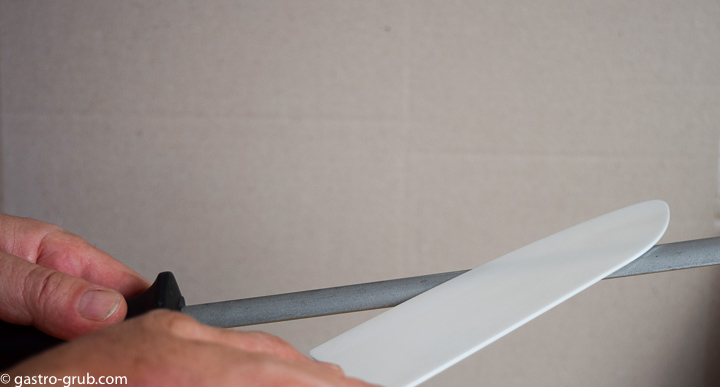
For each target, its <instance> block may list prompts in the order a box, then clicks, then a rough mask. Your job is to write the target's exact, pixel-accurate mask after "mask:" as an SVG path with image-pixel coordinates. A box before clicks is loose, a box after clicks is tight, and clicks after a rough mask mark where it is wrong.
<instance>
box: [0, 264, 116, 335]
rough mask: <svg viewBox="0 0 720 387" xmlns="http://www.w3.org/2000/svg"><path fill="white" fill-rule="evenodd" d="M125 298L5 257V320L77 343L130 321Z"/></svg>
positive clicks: (0, 310) (1, 268)
mask: <svg viewBox="0 0 720 387" xmlns="http://www.w3.org/2000/svg"><path fill="white" fill-rule="evenodd" d="M126 311H127V306H126V304H125V301H124V299H123V297H122V295H121V294H120V293H118V292H117V291H115V290H112V289H110V288H107V287H104V286H100V285H97V284H93V283H91V282H89V281H86V280H84V279H81V278H78V277H74V276H71V275H68V274H65V273H61V272H58V271H55V270H52V269H48V268H44V267H41V266H38V265H35V264H32V263H30V262H28V261H26V260H24V259H22V258H20V257H16V256H13V255H10V254H7V253H0V319H2V320H5V321H8V322H10V323H13V324H22V325H34V326H35V327H37V328H38V329H40V330H41V331H43V332H45V333H48V334H50V335H53V336H55V337H59V338H61V339H66V340H67V339H71V338H74V337H77V336H80V335H82V334H85V333H87V332H90V331H93V330H96V329H99V328H101V327H104V326H106V325H109V324H113V323H116V322H118V321H121V320H122V319H123V318H124V317H125V313H126Z"/></svg>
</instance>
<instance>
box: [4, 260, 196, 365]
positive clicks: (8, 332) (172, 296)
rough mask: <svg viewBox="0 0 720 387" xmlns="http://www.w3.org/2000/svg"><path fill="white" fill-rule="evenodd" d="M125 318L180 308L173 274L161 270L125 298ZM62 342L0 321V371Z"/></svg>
mask: <svg viewBox="0 0 720 387" xmlns="http://www.w3.org/2000/svg"><path fill="white" fill-rule="evenodd" d="M126 302H127V305H128V312H127V315H126V317H125V318H126V319H128V318H132V317H135V316H139V315H141V314H143V313H146V312H149V311H151V310H153V309H170V310H175V311H178V312H179V311H181V310H182V308H183V307H184V306H185V299H184V298H183V296H182V294H181V293H180V288H179V287H178V284H177V281H176V280H175V276H174V275H173V274H172V273H171V272H169V271H165V272H162V273H160V274H158V276H157V279H155V282H154V283H153V284H152V286H150V287H149V288H148V289H147V290H146V291H144V292H143V293H140V294H138V295H137V296H134V297H130V298H127V299H126ZM62 343H64V341H63V340H60V339H58V338H56V337H53V336H50V335H48V334H46V333H44V332H41V331H40V330H38V329H37V328H35V327H32V326H25V325H15V324H10V323H8V322H5V321H0V348H1V349H0V370H5V369H8V368H10V367H12V366H13V365H15V364H17V363H19V362H21V361H23V360H25V359H27V358H29V357H31V356H34V355H37V354H39V353H40V352H43V351H45V350H47V349H50V348H52V347H54V346H56V345H58V344H62Z"/></svg>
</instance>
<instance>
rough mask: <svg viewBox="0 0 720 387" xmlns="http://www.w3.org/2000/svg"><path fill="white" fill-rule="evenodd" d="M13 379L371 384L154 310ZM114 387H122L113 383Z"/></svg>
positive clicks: (245, 336)
mask: <svg viewBox="0 0 720 387" xmlns="http://www.w3.org/2000/svg"><path fill="white" fill-rule="evenodd" d="M6 372H7V373H8V374H9V375H10V377H11V378H10V380H15V378H16V377H18V376H19V377H24V376H34V375H40V374H42V375H51V376H55V377H56V378H58V380H60V379H61V378H63V377H72V376H80V377H85V376H86V375H91V376H93V377H94V378H98V377H100V376H124V377H127V379H126V382H125V383H123V384H127V385H133V386H153V387H162V386H178V387H184V386H188V387H190V386H192V387H196V386H198V387H202V386H212V387H224V386H258V387H260V386H283V387H284V386H347V387H363V386H370V385H369V384H366V383H364V382H362V381H359V380H357V379H350V378H347V377H345V376H344V374H343V372H342V370H341V369H340V368H339V367H337V366H334V365H332V364H329V363H323V362H318V361H315V360H312V359H310V358H308V357H305V356H303V355H302V354H301V353H300V352H298V351H297V350H295V349H294V348H293V347H291V346H290V345H289V344H287V343H286V342H284V341H282V340H281V339H279V338H277V337H275V336H271V335H268V334H265V333H262V332H243V331H234V330H229V329H221V328H212V327H209V326H206V325H202V324H200V323H198V322H196V321H195V320H194V319H192V318H191V317H189V316H186V315H183V314H180V313H177V312H170V311H166V310H156V311H152V312H150V313H147V314H145V315H142V316H140V317H136V318H133V319H130V320H127V321H125V322H123V323H120V324H116V325H114V326H111V327H108V328H105V329H102V330H100V331H97V332H95V333H93V334H90V335H87V336H84V337H81V338H78V339H76V340H73V341H71V342H69V343H66V344H63V345H61V346H59V347H56V348H54V349H52V350H49V351H47V352H44V353H42V354H40V355H39V356H36V357H34V358H32V359H30V360H28V361H26V362H24V363H21V364H19V365H18V366H16V367H14V368H12V369H10V370H8V371H6ZM118 384H120V383H118Z"/></svg>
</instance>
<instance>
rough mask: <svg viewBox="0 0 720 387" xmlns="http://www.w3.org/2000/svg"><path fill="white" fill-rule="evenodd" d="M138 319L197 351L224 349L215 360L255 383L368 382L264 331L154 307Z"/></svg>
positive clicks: (353, 384) (306, 384)
mask: <svg viewBox="0 0 720 387" xmlns="http://www.w3.org/2000/svg"><path fill="white" fill-rule="evenodd" d="M138 320H139V321H138V322H140V320H144V323H147V324H149V326H152V327H160V329H162V330H163V331H164V332H169V333H170V334H172V335H173V336H175V337H178V338H182V339H184V340H189V341H191V342H194V343H195V345H197V346H198V348H200V349H196V350H195V351H194V352H196V353H202V352H204V351H207V352H208V354H207V355H205V358H209V357H210V356H212V354H215V355H217V354H218V351H221V353H222V354H221V355H220V357H221V360H216V361H215V363H219V362H223V363H225V364H229V368H228V370H226V371H225V372H223V374H226V375H234V376H232V377H234V378H240V379H244V378H247V379H248V380H252V381H254V383H255V384H253V385H257V386H265V385H267V386H286V385H292V386H348V387H351V386H368V384H366V383H364V382H361V381H359V380H356V379H351V378H347V377H346V376H345V373H344V372H343V370H342V369H341V368H340V367H339V366H337V365H335V364H331V363H325V362H319V361H315V360H313V359H311V358H309V357H307V356H305V355H303V354H302V353H300V352H299V351H298V350H297V349H295V348H293V347H292V346H291V345H290V344H288V343H287V342H286V341H284V340H282V339H281V338H279V337H277V336H273V335H270V334H267V333H264V332H258V331H251V332H245V331H235V330H231V329H222V328H214V327H209V326H206V325H202V324H200V323H198V322H197V321H195V320H194V319H193V318H191V317H189V316H186V315H183V314H180V313H176V312H169V311H153V312H151V313H149V314H147V315H145V316H142V317H141V318H139V319H138ZM240 366H241V367H240ZM240 379H235V380H234V382H236V383H237V382H238V380H240ZM220 384H222V383H220ZM229 385H235V384H229Z"/></svg>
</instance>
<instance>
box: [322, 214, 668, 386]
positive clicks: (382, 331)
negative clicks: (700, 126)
mask: <svg viewBox="0 0 720 387" xmlns="http://www.w3.org/2000/svg"><path fill="white" fill-rule="evenodd" d="M669 217H670V213H669V210H668V206H667V204H666V203H665V202H664V201H661V200H652V201H647V202H643V203H639V204H636V205H633V206H630V207H626V208H623V209H620V210H617V211H614V212H611V213H609V214H605V215H602V216H600V217H597V218H594V219H591V220H589V221H587V222H584V223H581V224H579V225H577V226H573V227H571V228H568V229H566V230H563V231H561V232H558V233H556V234H553V235H551V236H549V237H547V238H544V239H541V240H539V241H537V242H534V243H531V244H529V245H527V246H525V247H523V248H521V249H519V250H516V251H513V252H512V253H510V254H507V255H504V256H502V257H500V258H498V259H495V260H493V261H491V262H488V263H486V264H484V265H482V266H480V267H478V268H476V269H473V270H471V271H469V272H467V273H465V274H462V275H460V276H458V277H456V278H454V279H452V280H450V281H448V282H446V283H444V284H441V285H439V286H437V287H435V288H433V289H431V290H429V291H427V292H425V293H423V294H420V295H419V296H417V297H414V298H412V299H410V300H408V301H406V302H404V303H402V304H400V305H398V306H396V307H395V308H393V309H390V310H389V311H387V312H385V313H383V314H381V315H379V316H377V317H375V318H373V319H370V320H368V321H366V322H365V323H363V324H361V325H358V326H357V327H355V328H353V329H351V330H349V331H347V332H345V333H343V334H341V335H340V336H338V337H335V338H334V339H332V340H330V341H328V342H326V343H324V344H322V345H320V346H318V347H317V348H315V349H313V350H312V351H310V355H311V356H312V357H313V358H315V359H318V360H322V361H328V362H333V363H336V364H339V365H340V366H341V367H342V368H343V369H344V370H345V373H346V374H347V375H349V376H353V377H356V378H360V379H363V380H366V381H368V382H372V383H378V384H381V385H384V386H389V387H394V386H415V385H418V384H420V383H422V382H423V381H425V380H427V379H429V378H430V377H432V376H433V375H436V374H438V373H439V372H441V371H443V370H444V369H446V368H448V367H450V366H452V365H453V364H455V363H457V362H459V361H460V360H462V359H464V358H466V357H467V356H469V355H471V354H473V353H474V352H476V351H478V350H479V349H481V348H483V347H485V346H486V345H488V344H490V343H492V342H493V341H495V340H497V339H499V338H500V337H502V336H504V335H506V334H507V333H509V332H511V331H512V330H514V329H515V328H517V327H519V326H521V325H522V324H524V323H526V322H528V321H530V320H532V319H533V318H535V317H537V316H538V315H540V314H542V313H544V312H545V311H547V310H549V309H550V308H552V307H554V306H555V305H557V304H559V303H561V302H563V301H565V300H567V299H568V298H570V297H571V296H573V295H575V294H577V293H579V292H580V291H581V290H584V289H586V288H587V287H589V286H590V285H592V284H594V283H595V282H597V281H599V280H601V279H603V278H605V277H606V276H607V275H609V274H611V273H613V272H615V271H616V270H617V269H619V268H621V267H623V266H625V265H627V264H628V263H630V262H631V261H632V260H634V259H635V258H637V257H639V256H640V255H642V254H643V253H644V252H645V251H647V250H648V249H649V248H650V247H652V246H653V245H655V243H657V241H658V240H659V239H660V237H661V236H662V235H663V233H664V232H665V229H666V228H667V225H668V221H669Z"/></svg>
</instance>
